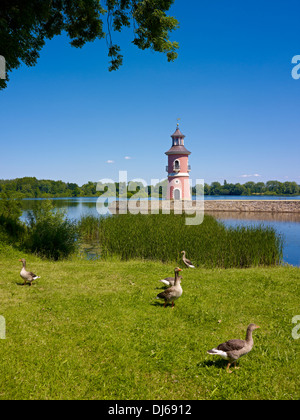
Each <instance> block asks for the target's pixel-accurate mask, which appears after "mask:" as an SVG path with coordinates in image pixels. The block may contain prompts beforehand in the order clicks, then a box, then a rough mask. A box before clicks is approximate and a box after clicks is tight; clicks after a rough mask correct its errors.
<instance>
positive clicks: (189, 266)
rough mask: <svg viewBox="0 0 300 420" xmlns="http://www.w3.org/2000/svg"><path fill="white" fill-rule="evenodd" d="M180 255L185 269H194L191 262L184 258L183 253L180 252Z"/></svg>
mask: <svg viewBox="0 0 300 420" xmlns="http://www.w3.org/2000/svg"><path fill="white" fill-rule="evenodd" d="M181 253H182V254H183V256H182V261H183V262H184V264H185V265H186V266H187V268H195V266H194V265H193V264H192V262H191V261H190V260H188V259H187V258H186V257H185V251H181Z"/></svg>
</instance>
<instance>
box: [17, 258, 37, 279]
mask: <svg viewBox="0 0 300 420" xmlns="http://www.w3.org/2000/svg"><path fill="white" fill-rule="evenodd" d="M19 261H20V262H21V263H23V267H22V270H21V272H20V276H21V277H22V279H23V280H24V285H25V284H26V283H27V282H29V284H30V286H31V284H32V282H33V281H34V280H36V279H40V277H39V276H37V275H36V274H34V273H32V272H31V271H27V270H26V260H25V259H24V258H22V259H21V260H19Z"/></svg>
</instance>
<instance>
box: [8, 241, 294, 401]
mask: <svg viewBox="0 0 300 420" xmlns="http://www.w3.org/2000/svg"><path fill="white" fill-rule="evenodd" d="M21 257H25V258H26V257H27V258H26V259H27V266H28V269H30V270H34V271H35V272H36V273H37V274H38V275H40V276H41V277H42V278H41V279H39V280H37V281H36V283H35V284H34V285H33V286H32V287H29V286H23V285H22V280H21V278H20V277H19V271H20V269H21V263H19V262H18V258H21ZM174 267H175V265H174V264H168V265H166V264H162V263H159V262H143V261H128V262H120V261H118V260H114V261H104V262H103V261H86V260H83V259H82V260H81V259H76V258H74V259H73V260H72V261H63V262H49V261H47V260H42V259H38V258H36V257H34V256H26V255H25V256H24V255H23V254H22V255H19V254H18V253H17V252H16V251H14V250H13V249H12V248H11V249H5V250H4V249H2V250H1V260H0V269H1V279H0V315H2V316H4V317H5V320H6V339H5V340H0V358H1V364H0V399H155V400H156V399H163V400H173V399H192V400H193V399H299V397H300V393H299V377H300V364H299V350H300V339H299V340H295V339H293V337H292V329H293V328H294V327H295V325H294V324H292V318H293V317H294V316H295V315H300V308H299V294H300V293H299V280H300V269H298V268H292V267H278V268H253V269H252V268H249V269H228V270H225V269H211V270H209V269H195V270H184V271H183V282H182V287H183V295H182V297H181V298H180V299H179V300H178V301H177V303H176V306H175V308H174V309H171V307H170V306H168V307H167V308H166V309H164V308H163V302H160V301H157V300H156V299H155V296H156V295H157V294H158V293H159V292H160V291H161V290H162V289H161V286H162V284H161V283H159V282H158V280H159V279H161V278H164V277H166V276H169V275H172V273H173V269H174ZM219 321H221V322H219ZM250 322H254V323H257V324H258V325H260V327H261V328H260V329H259V330H256V331H255V332H254V348H253V350H252V352H251V353H250V354H248V355H247V356H245V357H244V358H241V359H240V361H239V366H240V369H239V370H236V371H234V372H233V373H232V374H228V373H226V371H225V366H226V362H225V361H223V360H222V359H218V358H214V357H213V356H210V355H208V354H207V353H206V351H207V350H208V349H211V348H212V347H214V346H216V345H217V344H219V343H221V342H223V341H225V340H228V339H231V338H244V337H245V332H246V327H247V326H248V324H249V323H250Z"/></svg>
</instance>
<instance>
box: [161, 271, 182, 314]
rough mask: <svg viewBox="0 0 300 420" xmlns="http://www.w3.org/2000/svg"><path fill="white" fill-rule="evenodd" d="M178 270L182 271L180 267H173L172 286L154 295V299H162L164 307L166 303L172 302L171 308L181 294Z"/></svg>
mask: <svg viewBox="0 0 300 420" xmlns="http://www.w3.org/2000/svg"><path fill="white" fill-rule="evenodd" d="M179 271H182V270H181V268H179V267H177V268H175V284H174V286H171V287H169V288H168V289H166V290H165V291H164V292H161V293H159V294H158V295H157V296H156V299H164V301H165V303H164V308H165V307H166V305H167V303H170V302H172V308H174V302H175V300H177V299H178V298H180V296H181V295H182V287H181V284H180V283H181V279H180V276H179V275H178V273H179Z"/></svg>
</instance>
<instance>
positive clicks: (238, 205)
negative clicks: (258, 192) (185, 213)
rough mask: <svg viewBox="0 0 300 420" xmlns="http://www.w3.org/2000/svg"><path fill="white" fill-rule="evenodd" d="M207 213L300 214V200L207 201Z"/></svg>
mask: <svg viewBox="0 0 300 420" xmlns="http://www.w3.org/2000/svg"><path fill="white" fill-rule="evenodd" d="M204 202H205V204H204V208H205V211H209V212H213V211H226V212H257V213H258V212H267V213H300V200H205V201H204Z"/></svg>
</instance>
